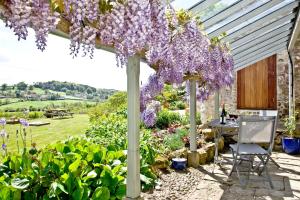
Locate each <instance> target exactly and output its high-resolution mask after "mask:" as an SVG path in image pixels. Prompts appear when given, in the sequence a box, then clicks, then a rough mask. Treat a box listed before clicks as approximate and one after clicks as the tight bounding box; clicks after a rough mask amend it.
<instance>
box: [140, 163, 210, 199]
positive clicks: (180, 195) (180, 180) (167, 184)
mask: <svg viewBox="0 0 300 200" xmlns="http://www.w3.org/2000/svg"><path fill="white" fill-rule="evenodd" d="M204 176H205V174H203V173H202V172H201V171H200V170H198V169H194V168H188V169H186V170H185V171H174V170H171V171H170V172H169V173H165V174H162V175H161V177H160V180H159V182H158V184H157V186H156V187H155V190H154V191H150V192H147V193H144V194H143V197H144V199H145V200H146V199H147V200H162V199H166V200H175V199H176V200H180V199H188V196H190V195H192V194H194V193H195V191H196V190H197V186H199V185H200V183H201V182H203V181H202V180H203V178H204Z"/></svg>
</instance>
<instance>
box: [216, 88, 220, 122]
mask: <svg viewBox="0 0 300 200" xmlns="http://www.w3.org/2000/svg"><path fill="white" fill-rule="evenodd" d="M219 108H220V91H219V90H218V91H216V92H215V119H219V117H220V116H219V115H220V113H219V112H220V111H219Z"/></svg>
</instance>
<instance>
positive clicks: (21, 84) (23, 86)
mask: <svg viewBox="0 0 300 200" xmlns="http://www.w3.org/2000/svg"><path fill="white" fill-rule="evenodd" d="M17 89H18V90H23V91H24V90H26V89H27V84H26V83H24V82H23V81H22V82H20V83H18V84H17Z"/></svg>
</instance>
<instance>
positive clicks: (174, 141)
mask: <svg viewBox="0 0 300 200" xmlns="http://www.w3.org/2000/svg"><path fill="white" fill-rule="evenodd" d="M187 135H188V131H187V130H185V129H178V130H176V133H174V134H169V135H167V136H166V137H165V138H164V145H166V147H167V148H169V149H171V150H172V151H175V150H177V149H181V148H182V147H184V146H185V143H184V142H183V140H182V138H183V137H185V136H187Z"/></svg>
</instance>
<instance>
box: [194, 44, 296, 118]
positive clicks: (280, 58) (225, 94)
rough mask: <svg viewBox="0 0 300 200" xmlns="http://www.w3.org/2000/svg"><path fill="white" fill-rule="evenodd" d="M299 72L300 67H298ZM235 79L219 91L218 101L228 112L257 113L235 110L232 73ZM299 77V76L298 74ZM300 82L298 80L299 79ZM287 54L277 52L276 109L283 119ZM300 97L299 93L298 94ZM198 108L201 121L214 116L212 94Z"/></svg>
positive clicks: (286, 80) (287, 91)
mask: <svg viewBox="0 0 300 200" xmlns="http://www.w3.org/2000/svg"><path fill="white" fill-rule="evenodd" d="M299 66H300V50H299ZM298 70H299V72H300V67H298ZM234 77H235V81H234V84H233V85H232V86H231V87H227V88H223V89H222V90H221V91H220V103H222V102H224V103H225V105H226V110H227V111H228V112H229V113H233V114H241V113H244V112H248V113H250V114H257V113H258V111H256V110H237V79H236V77H237V73H236V72H235V74H234ZM298 78H299V79H300V76H298ZM299 83H300V81H299ZM288 93H289V88H288V54H287V51H283V52H281V53H278V54H277V109H278V113H279V118H280V119H283V118H284V117H285V116H286V115H288V109H289V104H288ZM299 93H300V91H299ZM299 97H300V94H299ZM198 104H199V107H198V110H199V111H200V112H201V115H202V121H203V122H205V121H209V120H210V119H212V118H214V110H215V107H214V105H215V104H214V95H212V96H211V97H210V98H209V99H208V100H207V101H206V102H204V103H198Z"/></svg>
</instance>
